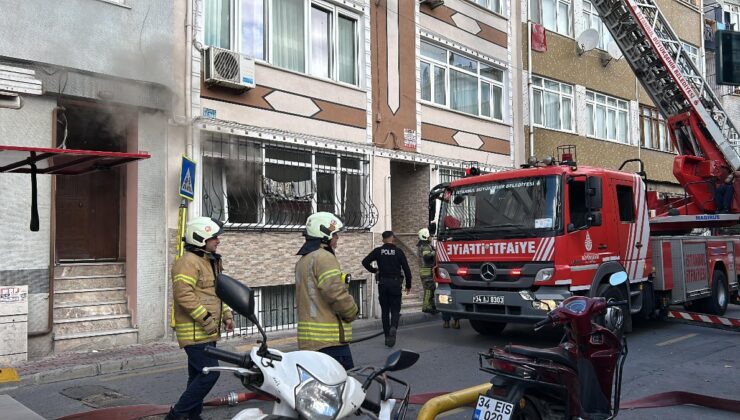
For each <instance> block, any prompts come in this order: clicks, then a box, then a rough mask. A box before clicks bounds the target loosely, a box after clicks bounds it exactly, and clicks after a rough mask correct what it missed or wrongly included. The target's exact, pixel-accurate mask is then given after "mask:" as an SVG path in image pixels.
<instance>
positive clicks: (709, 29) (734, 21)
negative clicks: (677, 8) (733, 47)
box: [704, 0, 740, 127]
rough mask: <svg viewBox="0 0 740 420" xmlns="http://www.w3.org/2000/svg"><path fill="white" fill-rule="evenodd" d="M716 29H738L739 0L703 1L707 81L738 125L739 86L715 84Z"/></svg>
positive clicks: (739, 28)
mask: <svg viewBox="0 0 740 420" xmlns="http://www.w3.org/2000/svg"><path fill="white" fill-rule="evenodd" d="M718 30H728V31H736V32H737V31H740V1H737V0H726V1H716V0H707V1H705V2H704V47H705V50H706V54H705V57H706V60H705V66H706V67H705V68H706V69H707V82H708V83H709V85H710V86H711V87H712V90H713V91H714V93H715V95H717V98H718V99H719V100H720V103H722V107H723V108H724V109H725V112H727V115H728V116H729V117H730V119H731V120H732V121H733V122H734V123H735V127H738V126H740V87H738V86H727V85H718V84H717V76H716V74H717V72H716V64H715V56H716V47H717V45H716V44H715V37H714V35H715V33H716V32H717V31H718Z"/></svg>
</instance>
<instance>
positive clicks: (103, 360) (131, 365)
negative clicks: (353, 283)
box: [0, 313, 437, 393]
mask: <svg viewBox="0 0 740 420" xmlns="http://www.w3.org/2000/svg"><path fill="white" fill-rule="evenodd" d="M436 318H437V317H436V316H432V315H428V314H425V313H403V314H401V321H400V326H401V327H403V326H404V325H412V324H417V323H420V322H425V321H429V320H432V319H436ZM381 329H382V326H381V321H380V320H379V319H361V320H358V321H355V322H354V323H353V332H354V334H353V336H354V337H355V339H357V338H362V337H365V336H367V335H370V334H372V333H373V332H378V331H380V330H381ZM267 337H268V344H269V345H270V346H271V347H274V348H277V349H279V350H281V351H290V350H296V349H297V344H296V330H294V329H292V330H283V331H274V332H268V334H267ZM260 339H261V336H260V335H259V334H253V335H249V336H247V337H235V338H229V339H226V340H222V341H220V342H219V347H221V348H223V349H226V350H232V351H239V352H244V351H249V349H251V347H252V346H254V345H255V344H256V343H257V340H260ZM185 361H186V356H185V352H184V351H183V350H181V349H180V348H179V346H178V345H177V342H176V341H166V342H165V341H158V342H153V343H147V344H134V345H130V346H125V347H119V348H114V349H105V350H89V351H82V352H70V353H60V354H57V355H53V356H49V357H45V358H41V359H36V360H29V361H27V362H24V363H20V364H18V365H16V366H10V367H12V368H15V369H16V371H17V372H18V375H19V376H20V378H21V380H20V382H5V383H0V393H2V392H6V391H8V390H10V389H14V388H18V387H24V386H29V385H39V384H46V383H52V382H59V381H67V380H72V379H80V378H88V377H92V376H98V375H106V374H110V373H118V372H126V371H132V370H136V369H144V368H149V367H154V366H162V365H168V364H172V363H185Z"/></svg>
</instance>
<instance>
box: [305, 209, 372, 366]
mask: <svg viewBox="0 0 740 420" xmlns="http://www.w3.org/2000/svg"><path fill="white" fill-rule="evenodd" d="M342 227H343V224H342V221H341V220H339V218H338V217H337V216H335V215H333V214H331V213H327V212H319V213H314V214H312V215H311V216H309V217H308V220H306V233H305V236H306V242H305V243H304V244H303V246H302V247H301V249H300V250H299V251H298V255H300V256H301V258H300V259H299V260H298V262H297V263H296V266H295V283H296V298H295V299H296V305H297V307H298V348H299V349H300V350H317V351H320V352H322V353H326V354H328V355H329V356H331V357H333V358H334V359H336V360H337V361H338V362H339V363H341V364H342V366H344V368H345V369H352V368H353V367H354V362H353V361H352V352H351V351H350V348H349V342H350V341H351V340H352V325H351V324H350V323H351V322H352V321H354V320H355V319H357V316H358V313H359V309H358V307H357V304H356V303H355V300H354V299H353V298H352V295H350V294H349V275H347V274H344V273H342V270H341V268H340V267H339V261H338V260H337V257H336V256H335V255H334V250H335V249H336V247H337V242H338V241H339V236H338V233H339V231H340V230H341V229H342Z"/></svg>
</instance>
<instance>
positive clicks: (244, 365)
mask: <svg viewBox="0 0 740 420" xmlns="http://www.w3.org/2000/svg"><path fill="white" fill-rule="evenodd" d="M216 294H217V295H218V296H219V297H220V298H221V299H222V300H223V301H224V303H226V304H227V305H229V307H231V308H232V309H233V310H235V311H236V312H238V313H240V314H242V315H244V316H246V317H247V319H249V321H250V322H252V323H253V324H254V325H256V326H257V329H258V330H259V331H260V333H261V334H262V343H261V344H260V346H258V347H254V348H252V350H251V351H250V352H249V353H243V354H239V353H233V352H229V351H225V350H221V349H218V348H215V347H212V348H207V349H206V353H207V354H208V355H209V356H211V357H213V358H215V359H218V360H222V361H224V362H226V363H230V364H234V365H236V366H237V367H211V368H204V369H203V373H206V374H207V373H209V372H214V371H224V372H233V373H234V374H235V375H236V376H237V377H238V378H239V379H240V380H241V382H242V384H243V385H244V386H245V387H246V388H247V389H249V390H251V391H254V392H256V393H258V394H263V395H264V394H267V396H269V397H272V399H274V401H275V402H274V405H273V408H272V414H265V413H263V412H262V411H261V410H260V409H257V408H248V409H246V410H242V411H240V412H239V413H238V414H237V415H236V417H234V418H233V419H232V420H246V419H250V420H254V419H279V418H283V419H286V418H287V419H312V420H313V419H322V420H323V419H327V420H329V419H342V418H346V417H349V416H352V415H361V414H364V415H367V416H368V417H370V418H373V419H379V420H386V419H397V420H401V419H403V418H404V417H405V414H406V409H407V407H408V400H409V394H410V392H411V388H410V386H409V385H408V384H407V383H405V382H403V381H400V380H398V379H396V378H393V377H390V376H388V375H383V374H384V373H385V372H389V371H397V370H402V369H406V368H408V367H410V366H412V365H413V364H414V363H416V361H417V360H418V359H419V354H418V353H414V352H411V351H408V350H399V351H397V352H395V353H393V354H391V355H390V356H389V357H388V359H387V361H386V364H385V366H383V367H382V368H380V369H376V368H372V367H365V368H358V369H353V370H351V371H350V372H349V375H348V372H347V371H345V370H344V368H343V367H342V365H341V364H340V363H339V362H337V361H336V360H334V359H333V358H332V357H331V356H328V355H326V354H324V353H320V352H314V351H293V352H287V353H284V352H281V351H279V350H275V349H270V348H268V347H267V335H266V334H265V332H264V330H263V329H262V326H261V325H260V324H259V322H258V321H257V319H256V317H255V316H254V292H253V291H252V290H251V289H250V288H249V287H248V286H246V285H244V284H242V283H240V282H238V281H237V280H234V279H233V278H230V277H228V276H226V275H223V274H222V275H219V278H218V281H217V285H216ZM394 384H396V385H395V386H394Z"/></svg>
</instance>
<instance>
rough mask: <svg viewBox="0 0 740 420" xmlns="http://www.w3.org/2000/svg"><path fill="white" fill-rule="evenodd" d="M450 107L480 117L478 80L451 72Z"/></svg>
mask: <svg viewBox="0 0 740 420" xmlns="http://www.w3.org/2000/svg"><path fill="white" fill-rule="evenodd" d="M450 107H451V108H452V109H454V110H456V111H462V112H465V113H468V114H473V115H478V78H477V77H475V76H471V75H468V74H465V73H461V72H459V71H454V70H450Z"/></svg>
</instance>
